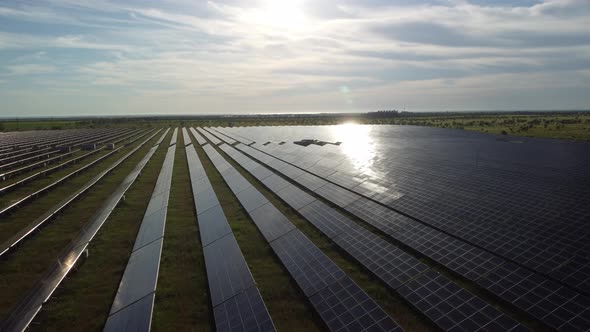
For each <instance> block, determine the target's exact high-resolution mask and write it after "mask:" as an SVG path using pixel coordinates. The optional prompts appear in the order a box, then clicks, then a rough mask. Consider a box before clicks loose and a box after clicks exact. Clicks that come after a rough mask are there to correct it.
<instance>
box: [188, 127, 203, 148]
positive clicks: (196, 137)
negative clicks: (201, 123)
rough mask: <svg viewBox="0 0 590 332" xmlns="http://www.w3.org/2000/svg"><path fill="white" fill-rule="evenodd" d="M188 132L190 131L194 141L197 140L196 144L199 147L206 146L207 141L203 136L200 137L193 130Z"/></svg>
mask: <svg viewBox="0 0 590 332" xmlns="http://www.w3.org/2000/svg"><path fill="white" fill-rule="evenodd" d="M189 130H190V132H191V134H193V136H194V137H195V139H196V140H197V143H199V145H205V144H207V140H205V139H204V138H203V136H201V134H199V133H198V132H197V131H196V130H195V128H190V129H189Z"/></svg>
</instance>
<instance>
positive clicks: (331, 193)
mask: <svg viewBox="0 0 590 332" xmlns="http://www.w3.org/2000/svg"><path fill="white" fill-rule="evenodd" d="M315 192H316V193H317V194H318V195H320V196H322V197H324V198H325V199H327V200H329V201H330V202H332V203H334V204H336V205H338V206H340V207H345V206H347V205H348V204H350V203H352V202H354V201H356V200H357V199H359V198H360V196H359V195H358V194H355V193H352V192H350V191H348V190H346V189H344V188H341V187H338V186H337V185H335V184H332V183H328V184H326V185H324V186H322V187H321V188H319V189H317V190H315Z"/></svg>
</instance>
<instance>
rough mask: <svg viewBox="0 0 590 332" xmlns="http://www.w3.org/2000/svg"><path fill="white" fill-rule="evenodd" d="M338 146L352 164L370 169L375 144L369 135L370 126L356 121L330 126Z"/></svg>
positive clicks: (362, 168) (360, 168) (363, 168)
mask: <svg viewBox="0 0 590 332" xmlns="http://www.w3.org/2000/svg"><path fill="white" fill-rule="evenodd" d="M331 128H332V130H333V131H334V134H335V136H336V138H337V139H338V140H339V141H340V142H342V144H340V147H341V148H342V152H344V154H346V156H347V157H348V159H349V160H350V161H351V162H352V163H353V165H354V166H355V167H356V168H357V169H359V170H362V171H367V170H370V167H371V165H372V164H373V161H374V158H375V145H374V142H373V139H372V138H371V136H370V135H369V130H370V127H369V126H366V125H359V124H356V123H352V122H349V123H344V124H341V125H337V126H332V127H331Z"/></svg>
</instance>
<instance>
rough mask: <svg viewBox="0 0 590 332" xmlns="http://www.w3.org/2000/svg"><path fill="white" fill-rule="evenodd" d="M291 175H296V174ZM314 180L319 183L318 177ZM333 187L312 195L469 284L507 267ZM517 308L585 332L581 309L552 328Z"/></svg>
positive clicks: (280, 166)
mask: <svg viewBox="0 0 590 332" xmlns="http://www.w3.org/2000/svg"><path fill="white" fill-rule="evenodd" d="M237 147H238V148H239V149H240V150H242V151H244V152H246V153H248V154H250V155H252V156H254V157H255V158H257V159H259V160H261V161H263V162H265V163H266V164H268V165H274V166H273V167H274V168H275V169H276V170H278V171H279V172H282V173H283V174H285V175H287V176H288V174H289V173H288V172H284V170H285V169H288V168H290V167H294V166H292V165H290V164H287V163H286V162H283V161H280V160H277V159H276V158H273V157H271V156H270V155H267V154H265V153H263V152H260V151H258V150H256V149H254V148H252V147H247V146H244V145H238V146H237ZM266 161H268V162H266ZM290 173H292V174H297V172H290ZM310 175H311V174H310ZM310 175H308V176H307V179H306V180H305V181H304V183H315V182H316V181H314V180H313V177H315V176H314V175H311V177H312V178H310ZM297 178H298V177H295V178H294V179H293V180H294V181H297ZM315 178H316V179H321V178H319V177H315ZM322 180H325V179H322ZM326 186H328V188H329V189H326V190H322V188H324V187H326ZM334 187H335V186H334V185H333V184H332V183H327V184H324V185H323V186H321V187H319V188H316V189H314V191H315V192H316V193H318V194H320V195H321V196H323V197H324V198H326V199H328V200H330V201H331V202H333V203H334V204H337V205H339V206H341V207H344V208H345V209H346V210H347V211H349V212H351V213H352V214H354V215H355V216H357V217H359V218H361V219H363V220H365V221H367V222H368V223H369V224H371V225H372V226H374V227H376V228H378V229H380V230H382V231H383V232H385V233H386V234H388V235H389V236H391V237H392V238H393V239H395V240H397V241H400V242H402V243H404V244H406V245H408V246H410V247H412V248H413V249H415V250H417V251H419V252H420V253H422V254H424V255H426V256H428V257H430V258H432V259H434V260H436V261H438V262H439V263H441V264H443V265H445V266H446V267H448V268H449V269H451V270H453V271H455V272H457V273H459V274H461V275H463V276H464V277H466V278H468V279H470V280H473V281H478V280H480V278H483V277H484V276H486V275H487V274H488V273H490V272H492V271H493V270H494V269H496V268H498V267H499V266H503V265H504V264H508V263H507V262H506V261H504V260H503V259H501V258H499V257H497V256H494V255H492V254H490V253H489V252H486V251H484V250H481V249H480V248H477V247H474V246H473V245H471V244H469V243H466V242H464V241H461V240H459V239H457V238H454V237H451V236H449V235H447V234H445V233H442V232H440V231H438V230H436V229H434V228H431V227H429V226H427V225H424V224H422V223H419V222H416V221H415V220H413V219H410V218H408V217H405V216H403V215H400V214H399V213H397V212H395V211H393V210H391V209H389V208H387V207H385V206H383V205H380V204H377V203H375V202H374V201H372V200H369V199H368V198H366V197H360V196H358V195H357V194H355V193H352V192H350V191H348V193H344V192H343V191H342V189H343V188H341V187H337V188H338V189H335V188H334ZM354 195H357V197H359V198H353V196H354ZM535 275H536V276H537V277H538V278H540V279H542V280H546V281H547V282H549V280H548V279H547V278H546V277H544V276H541V275H539V274H535ZM486 288H487V287H486ZM557 289H565V288H563V287H558V288H555V289H554V291H556V290H557ZM493 293H495V294H496V295H498V296H500V297H501V298H503V299H504V300H507V301H508V302H510V303H513V304H514V305H515V306H518V304H516V303H514V302H513V301H511V300H510V298H507V297H506V295H505V294H504V293H502V292H493ZM525 294H526V292H525V293H520V295H519V296H524V295H525ZM578 294H579V293H578ZM538 295H539V296H540V297H542V298H545V297H546V296H543V294H542V293H540V294H538ZM579 296H581V297H582V298H587V296H585V295H582V294H579ZM567 304H568V301H560V302H558V301H551V302H550V303H548V305H550V307H548V308H547V310H549V312H554V311H556V310H560V308H563V307H565V306H566V305H567ZM518 307H520V308H522V309H523V310H525V311H526V312H527V313H529V314H530V315H531V316H533V317H535V318H537V319H539V320H541V321H543V322H544V323H546V324H547V325H549V326H551V327H553V328H557V329H562V330H564V329H565V327H566V326H567V327H568V328H569V327H570V326H577V327H578V329H580V330H584V327H585V326H586V322H588V319H585V318H583V317H585V316H586V315H587V314H588V308H583V307H580V306H577V307H575V308H573V309H572V310H573V314H574V318H572V319H570V320H569V321H568V322H561V323H559V325H555V324H557V323H558V322H556V321H555V320H551V319H550V316H549V314H546V315H544V316H540V315H539V314H538V313H537V312H535V311H534V308H532V307H527V308H523V307H522V306H518Z"/></svg>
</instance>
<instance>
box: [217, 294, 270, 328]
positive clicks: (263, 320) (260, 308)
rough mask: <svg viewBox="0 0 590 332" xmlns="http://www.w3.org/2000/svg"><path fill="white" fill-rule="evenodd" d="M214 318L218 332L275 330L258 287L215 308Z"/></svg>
mask: <svg viewBox="0 0 590 332" xmlns="http://www.w3.org/2000/svg"><path fill="white" fill-rule="evenodd" d="M213 316H214V317H215V329H216V330H217V332H225V331H227V332H233V331H260V332H265V331H274V330H275V328H274V325H273V323H272V320H271V318H270V315H269V314H268V311H267V310H266V306H265V305H264V302H263V301H262V297H261V296H260V292H259V291H258V288H256V287H250V288H248V289H247V290H246V291H244V292H242V293H240V294H238V295H236V296H234V297H232V298H231V299H229V300H227V301H225V302H223V303H222V304H220V305H218V306H217V307H215V308H214V309H213Z"/></svg>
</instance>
